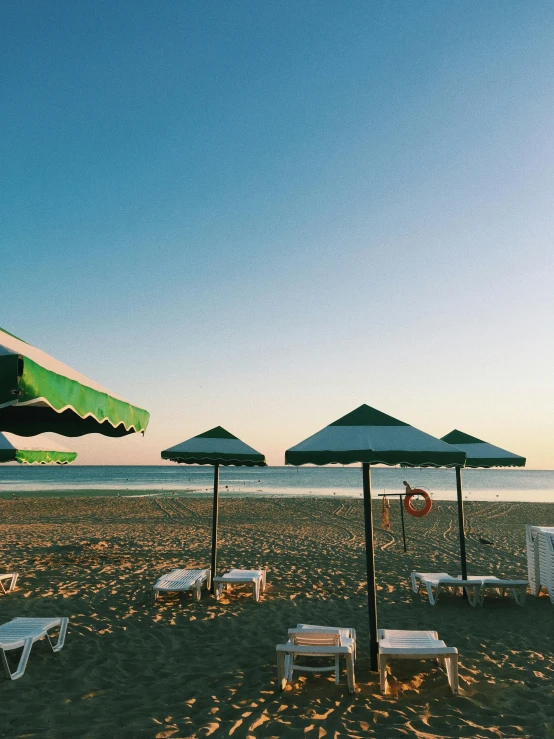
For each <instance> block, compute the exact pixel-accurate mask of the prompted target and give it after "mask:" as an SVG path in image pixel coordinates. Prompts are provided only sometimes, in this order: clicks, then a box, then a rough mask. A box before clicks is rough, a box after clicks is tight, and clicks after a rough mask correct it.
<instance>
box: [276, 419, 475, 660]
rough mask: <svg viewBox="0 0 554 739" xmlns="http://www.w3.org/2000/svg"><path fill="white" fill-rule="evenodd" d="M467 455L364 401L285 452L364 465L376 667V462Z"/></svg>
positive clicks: (430, 461) (289, 458)
mask: <svg viewBox="0 0 554 739" xmlns="http://www.w3.org/2000/svg"><path fill="white" fill-rule="evenodd" d="M465 458H466V455H465V452H462V451H460V450H459V449H456V448H455V447H452V446H450V445H449V444H447V443H446V442H444V441H441V440H440V439H436V438H435V437H434V436H431V435H430V434H426V433H425V432H424V431H420V430H419V429H416V428H414V427H413V426H410V425H409V424H408V423H405V422H404V421H399V420H398V419H397V418H393V417H392V416H388V415H387V414H386V413H382V412H381V411H378V410H376V409H375V408H371V407H370V406H368V405H361V406H360V407H359V408H356V410H354V411H352V412H351V413H348V414H347V415H346V416H343V417H342V418H339V419H338V420H337V421H334V422H333V423H331V424H330V425H329V426H326V427H325V428H324V429H322V430H321V431H318V432H317V433H316V434H314V435H313V436H310V437H308V438H307V439H305V440H304V441H302V442H300V444H297V445H296V446H293V447H291V448H290V449H287V451H286V452H285V464H295V465H301V464H316V465H322V464H352V463H353V462H361V463H362V481H363V492H364V522H365V541H366V561H367V592H368V606H369V634H370V655H371V669H372V670H377V599H376V586H375V558H374V548H373V521H372V515H371V471H370V465H372V464H386V465H397V464H401V465H404V466H406V467H455V466H456V465H460V466H463V465H464V463H465Z"/></svg>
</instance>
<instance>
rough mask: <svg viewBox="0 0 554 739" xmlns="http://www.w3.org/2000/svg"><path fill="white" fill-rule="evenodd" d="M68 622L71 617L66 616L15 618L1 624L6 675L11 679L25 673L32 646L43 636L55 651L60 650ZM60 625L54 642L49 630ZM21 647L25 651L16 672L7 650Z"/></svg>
mask: <svg viewBox="0 0 554 739" xmlns="http://www.w3.org/2000/svg"><path fill="white" fill-rule="evenodd" d="M68 622H69V619H67V618H66V617H65V616H64V617H62V618H14V619H13V620H12V621H8V623H5V624H2V625H1V626H0V650H1V653H2V662H3V664H4V670H5V671H6V676H7V677H8V678H9V679H10V680H17V679H18V678H20V677H21V676H22V675H23V673H24V672H25V668H26V667H27V660H28V659H29V655H30V653H31V647H32V646H33V644H34V643H35V642H36V641H38V640H39V639H42V638H43V637H46V638H47V639H48V643H49V644H50V646H51V647H52V651H53V652H59V651H60V649H61V648H62V647H63V645H64V642H65V635H66V634H67V624H68ZM58 627H59V630H60V631H59V635H58V639H57V641H56V643H55V644H54V643H53V642H52V637H51V635H50V634H49V633H48V632H49V631H51V630H52V629H56V628H58ZM21 647H22V648H23V652H22V653H21V657H20V658H19V664H18V666H17V669H16V670H15V672H12V671H11V670H10V666H9V665H8V660H7V658H6V652H7V651H9V650H11V649H19V648H21Z"/></svg>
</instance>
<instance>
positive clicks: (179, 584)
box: [153, 570, 212, 601]
mask: <svg viewBox="0 0 554 739" xmlns="http://www.w3.org/2000/svg"><path fill="white" fill-rule="evenodd" d="M211 580H212V578H211V571H210V570H172V571H171V572H168V573H167V574H165V575H162V576H161V577H160V578H158V580H157V581H156V583H155V585H154V588H153V590H154V601H156V599H157V597H158V595H159V594H160V592H163V593H182V592H184V591H186V590H192V591H193V593H194V597H195V599H196V600H197V601H198V600H200V598H201V597H202V593H201V590H202V585H205V586H206V589H207V590H209V589H210V587H211V584H212V582H211Z"/></svg>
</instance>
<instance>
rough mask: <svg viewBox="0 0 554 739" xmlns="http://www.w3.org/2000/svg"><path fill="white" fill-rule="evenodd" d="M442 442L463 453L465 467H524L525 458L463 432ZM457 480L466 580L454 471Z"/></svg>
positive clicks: (458, 473)
mask: <svg viewBox="0 0 554 739" xmlns="http://www.w3.org/2000/svg"><path fill="white" fill-rule="evenodd" d="M442 440H443V441H445V442H446V443H447V444H452V445H453V446H455V447H457V448H458V449H461V450H462V451H464V452H465V453H466V455H467V459H466V467H525V462H526V459H525V457H520V456H519V454H513V452H508V451H507V450H506V449H502V448H501V447H499V446H494V444H489V443H488V442H487V441H482V440H481V439H478V438H477V437H476V436H470V435H469V434H465V433H464V432H463V431H458V429H454V430H453V431H451V432H450V433H449V434H446V436H443V437H442ZM456 476H457V480H458V529H459V535H460V560H461V570H462V578H464V580H465V579H467V554H466V534H465V517H464V500H463V497H462V472H461V470H460V469H457V470H456Z"/></svg>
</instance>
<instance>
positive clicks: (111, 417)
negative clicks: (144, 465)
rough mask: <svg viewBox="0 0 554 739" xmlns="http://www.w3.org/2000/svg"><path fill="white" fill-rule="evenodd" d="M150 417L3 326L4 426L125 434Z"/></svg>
mask: <svg viewBox="0 0 554 739" xmlns="http://www.w3.org/2000/svg"><path fill="white" fill-rule="evenodd" d="M100 351H101V349H100ZM149 418H150V414H149V413H148V412H147V411H145V410H143V409H142V408H137V407H136V406H134V405H131V404H130V403H129V402H127V401H126V400H123V399H122V398H120V397H118V396H117V395H114V393H111V392H109V391H108V390H106V389H105V388H103V387H102V386H101V385H98V383H96V382H94V381H93V380H90V379H89V378H88V377H85V376H84V375H81V374H80V373H79V372H76V371H75V370H74V369H72V368H71V367H68V366H67V365H65V364H63V363H62V362H59V361H58V360H57V359H54V358H53V357H51V356H49V355H48V354H46V353H45V352H43V351H41V350H40V349H37V348H36V347H34V346H31V345H30V344H27V343H26V342H25V341H22V340H21V339H18V338H17V337H16V336H13V335H12V334H10V333H8V332H7V331H4V330H3V329H0V431H9V432H12V433H15V434H19V435H21V436H35V435H36V434H40V433H42V432H44V431H54V432H56V433H58V434H62V435H63V436H81V435H83V434H90V433H97V434H104V435H105V436H125V435H127V434H132V433H136V432H142V433H144V431H145V430H146V427H147V425H148V420H149Z"/></svg>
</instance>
